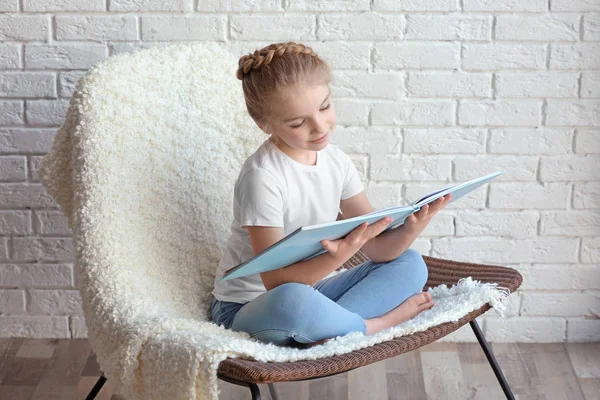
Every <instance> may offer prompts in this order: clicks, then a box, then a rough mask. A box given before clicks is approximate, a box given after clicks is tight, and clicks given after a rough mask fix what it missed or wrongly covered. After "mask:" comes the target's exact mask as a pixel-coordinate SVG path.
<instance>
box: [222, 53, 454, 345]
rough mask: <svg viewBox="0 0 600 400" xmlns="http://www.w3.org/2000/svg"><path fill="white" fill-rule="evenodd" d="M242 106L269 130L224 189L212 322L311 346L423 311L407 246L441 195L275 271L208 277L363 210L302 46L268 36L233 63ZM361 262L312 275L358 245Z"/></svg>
mask: <svg viewBox="0 0 600 400" xmlns="http://www.w3.org/2000/svg"><path fill="white" fill-rule="evenodd" d="M237 78H238V79H240V80H241V81H242V86H243V91H244V96H245V101H246V106H247V109H248V112H249V114H250V116H251V117H252V119H253V120H254V121H255V122H256V123H257V125H258V126H259V127H260V129H261V130H263V131H264V132H265V133H267V134H269V135H270V137H269V138H268V139H266V140H265V141H264V143H263V144H262V145H261V146H260V147H259V148H258V149H257V150H256V152H255V153H254V154H252V155H251V156H250V157H248V159H247V160H246V161H245V163H244V165H243V167H242V170H241V172H240V175H239V178H238V180H237V182H236V184H235V189H234V210H233V211H234V221H233V223H232V225H231V229H232V232H231V236H230V237H229V239H228V241H227V244H226V246H225V248H224V252H223V257H222V258H221V261H220V264H219V267H218V270H217V276H216V279H215V288H214V290H213V292H212V294H213V295H214V297H215V299H214V300H213V302H212V304H211V313H212V319H213V321H214V322H215V323H217V324H222V325H224V326H225V327H226V328H231V329H233V330H235V331H244V332H248V333H249V334H250V335H251V336H252V337H254V338H257V339H258V340H261V341H264V342H271V343H274V344H277V345H297V346H298V345H299V346H311V345H315V344H318V343H324V342H325V341H327V340H328V339H329V338H333V337H336V336H342V335H345V334H348V333H350V332H356V331H358V332H362V333H364V334H367V335H369V334H373V333H375V332H379V331H381V330H383V329H387V328H390V327H392V326H395V325H398V324H399V323H401V322H403V321H405V320H407V319H409V318H412V317H414V316H415V315H417V314H418V313H420V312H422V311H423V310H427V309H429V308H431V307H433V302H432V301H431V295H430V294H429V293H427V292H423V291H422V290H423V287H424V285H425V282H426V281H427V267H426V265H425V262H424V260H423V258H422V257H421V255H420V254H419V253H418V252H416V251H414V250H412V249H409V246H410V245H411V244H412V242H413V241H414V240H415V239H416V238H417V237H418V236H419V234H420V233H421V232H422V231H423V229H425V227H426V226H427V224H428V223H429V221H430V220H431V218H432V217H433V215H435V214H436V213H437V212H438V211H439V210H440V209H442V208H443V207H444V206H445V205H446V204H447V203H448V201H449V200H450V196H446V197H445V198H440V199H438V201H437V202H436V203H432V206H431V207H428V206H424V207H422V208H421V210H419V211H418V212H417V213H415V214H412V215H411V216H409V217H408V218H407V220H406V221H405V223H404V225H402V226H401V227H399V228H398V229H393V230H390V231H387V232H385V233H382V234H381V235H379V234H380V233H381V232H382V231H383V230H384V229H385V228H386V227H387V226H388V224H389V223H390V222H391V220H390V219H389V218H384V219H382V220H380V221H378V222H376V223H373V224H371V225H368V224H367V223H364V224H363V225H361V226H359V227H358V228H356V229H355V230H353V231H352V232H351V233H350V234H348V235H347V236H346V237H345V238H343V239H339V240H333V241H329V240H324V241H322V242H321V244H322V245H323V246H324V248H325V249H326V250H327V252H326V253H324V254H321V255H319V256H317V257H314V258H312V259H310V260H305V261H301V262H297V263H295V264H291V265H289V266H287V267H285V268H280V269H277V270H274V271H268V272H263V273H260V274H256V275H251V276H246V277H241V278H236V279H232V280H228V281H219V278H220V277H222V276H223V274H224V272H225V271H226V270H227V269H229V268H232V267H234V266H235V265H237V264H240V263H242V262H244V261H246V260H247V259H249V258H251V257H253V256H254V255H255V254H258V253H260V252H261V251H263V250H264V249H266V248H267V247H269V246H271V245H272V244H273V243H275V242H277V241H279V240H280V239H282V238H283V237H284V236H285V235H287V234H289V233H290V232H292V231H294V230H296V229H297V228H298V227H300V226H303V225H313V224H320V223H324V222H330V221H334V220H335V219H336V218H337V216H338V212H339V211H340V209H341V212H342V214H343V216H344V218H351V217H354V216H358V215H362V214H366V213H369V212H372V211H374V209H373V208H372V207H371V205H370V203H369V201H368V199H367V196H366V195H365V192H364V187H363V184H362V182H361V180H360V176H359V175H358V172H357V171H356V168H355V166H354V164H353V163H352V161H351V159H350V158H349V157H348V156H347V155H346V154H345V153H344V152H343V151H341V150H340V149H339V148H338V147H336V146H335V145H333V144H330V143H329V141H330V139H331V135H332V134H333V130H334V128H335V122H336V118H335V108H334V103H333V100H332V96H331V90H330V88H329V83H330V81H331V76H330V69H329V66H328V64H327V63H326V62H324V61H323V60H322V59H321V58H319V56H318V55H317V54H316V53H315V52H314V51H313V50H312V49H311V48H309V47H307V46H305V45H302V44H298V43H295V42H288V43H275V44H271V45H269V46H267V47H265V48H263V49H261V50H256V51H255V52H254V53H253V54H252V53H250V54H248V55H246V56H243V57H241V58H240V60H239V69H238V71H237ZM360 249H362V250H363V251H364V253H365V254H366V255H367V256H368V257H369V258H370V261H367V262H365V263H363V264H362V265H360V266H357V267H354V268H352V269H350V270H347V271H344V272H341V273H339V274H337V275H335V276H333V277H330V278H328V279H323V278H324V277H325V276H327V275H329V274H330V273H331V272H333V271H334V270H336V269H337V268H338V267H340V266H341V265H342V264H344V263H345V262H346V261H347V260H348V259H350V258H351V257H352V256H353V255H354V254H355V253H356V252H357V251H358V250H360Z"/></svg>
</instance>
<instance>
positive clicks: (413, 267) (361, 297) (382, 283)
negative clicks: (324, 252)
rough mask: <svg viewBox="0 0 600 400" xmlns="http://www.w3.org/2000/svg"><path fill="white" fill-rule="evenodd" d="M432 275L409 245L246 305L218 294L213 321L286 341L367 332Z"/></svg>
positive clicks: (287, 285)
mask: <svg viewBox="0 0 600 400" xmlns="http://www.w3.org/2000/svg"><path fill="white" fill-rule="evenodd" d="M427 275H428V274H427V266H426V265H425V261H424V260H423V257H422V256H421V254H419V253H418V252H417V251H415V250H412V249H408V250H406V251H405V252H404V253H402V254H401V255H400V256H398V257H397V258H396V259H394V260H391V261H388V262H383V263H375V262H373V261H367V262H365V263H363V264H361V265H360V266H356V267H354V268H352V269H349V270H347V271H344V272H340V273H338V274H337V275H335V276H332V277H330V278H327V279H323V280H321V281H320V282H318V283H317V284H316V285H315V286H314V287H312V286H310V285H307V284H303V283H296V282H289V283H285V284H282V285H280V286H277V287H276V288H273V289H271V290H269V291H267V292H265V293H263V294H261V295H260V296H258V297H257V298H255V299H254V300H252V301H250V302H248V303H245V304H240V303H234V302H227V301H219V300H216V299H214V300H213V302H212V304H211V313H212V320H213V321H214V322H215V323H217V324H219V325H224V326H225V327H226V328H231V329H232V330H234V331H243V332H247V333H249V334H250V335H251V337H254V338H256V339H258V340H261V341H263V342H271V343H274V344H277V345H283V346H285V345H290V344H293V343H294V342H299V343H306V344H308V343H314V342H317V341H319V340H322V339H326V338H333V337H336V336H343V335H346V334H348V333H350V332H357V331H358V332H362V333H364V334H366V325H365V319H369V318H375V317H379V316H381V315H384V314H386V313H387V312H389V311H391V310H393V309H394V308H396V307H397V306H398V305H399V304H400V303H402V302H403V301H404V300H406V299H407V298H409V297H410V296H412V295H414V294H416V293H419V292H421V291H422V290H423V287H424V286H425V283H426V282H427Z"/></svg>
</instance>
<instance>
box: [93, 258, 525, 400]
mask: <svg viewBox="0 0 600 400" xmlns="http://www.w3.org/2000/svg"><path fill="white" fill-rule="evenodd" d="M423 258H424V259H425V262H426V264H427V267H428V269H429V279H428V280H427V284H426V285H425V288H429V287H435V286H438V285H441V284H447V285H453V284H455V283H457V282H458V281H459V280H460V279H461V278H464V277H468V276H471V277H472V278H473V279H476V280H479V281H481V282H490V283H497V284H498V285H499V286H502V287H505V288H507V289H509V290H510V292H511V293H512V292H514V291H515V290H517V289H518V288H519V286H521V283H522V281H523V277H522V276H521V274H520V273H519V272H518V271H516V270H514V269H512V268H506V267H502V266H496V265H485V264H474V263H467V262H457V261H450V260H444V259H440V258H435V257H429V256H423ZM367 260H368V257H367V256H366V255H365V254H364V253H363V252H362V251H359V252H358V253H356V254H355V255H354V257H352V258H351V259H350V260H348V262H346V264H344V266H343V268H346V269H350V268H352V267H354V266H357V265H360V264H361V263H363V262H365V261H367ZM490 308H491V307H490V305H489V304H485V305H483V306H482V307H480V308H479V309H477V310H475V311H472V312H470V313H469V314H467V315H465V316H464V317H463V318H461V319H460V320H458V321H457V322H447V323H444V324H441V325H438V326H434V327H432V328H429V329H427V330H426V331H423V332H417V333H414V334H412V335H407V336H402V337H399V338H396V339H394V340H389V341H387V342H382V343H379V344H376V345H374V346H370V347H366V348H363V349H360V350H355V351H353V352H351V353H348V354H342V355H339V356H332V357H326V358H322V359H319V360H306V361H295V362H274V363H265V362H260V361H253V360H244V359H239V358H228V359H226V360H224V361H222V362H221V363H220V364H219V369H218V375H217V376H218V377H219V379H221V380H223V381H226V382H229V383H233V384H235V385H240V386H247V387H248V388H249V389H250V392H251V394H252V399H253V400H260V398H261V397H260V389H259V387H258V385H257V384H259V383H267V384H268V385H269V391H270V394H271V398H272V399H273V400H277V399H278V396H277V391H276V389H275V386H274V385H273V383H274V382H290V381H303V380H310V379H317V378H323V377H327V376H332V375H337V374H341V373H344V372H348V371H351V370H353V369H355V368H359V367H363V366H365V365H369V364H372V363H375V362H378V361H381V360H385V359H386V358H391V357H395V356H397V355H399V354H403V353H407V352H409V351H412V350H416V349H418V348H419V347H421V346H425V345H427V344H429V343H432V342H435V341H436V340H438V339H439V338H441V337H444V336H446V335H448V334H449V333H452V332H453V331H455V330H457V329H458V328H460V327H461V326H463V325H465V324H466V323H469V324H470V325H471V328H472V329H473V333H474V334H475V337H476V338H477V341H478V342H479V344H480V345H481V348H482V349H483V351H484V353H485V356H486V357H487V360H488V361H489V363H490V366H491V367H492V370H493V371H494V374H495V375H496V377H497V378H498V382H499V383H500V386H501V387H502V390H503V391H504V394H505V395H506V398H507V399H514V395H513V393H512V391H511V389H510V386H509V385H508V383H507V381H506V379H505V377H504V374H503V373H502V370H501V369H500V366H499V365H498V362H497V361H496V358H495V357H494V354H493V353H492V350H491V349H490V347H489V346H488V344H487V342H486V340H485V337H484V336H483V333H482V332H481V329H480V328H479V324H477V321H476V318H477V317H478V316H480V315H482V314H483V313H485V312H486V311H488V310H489V309H490ZM105 382H106V378H105V377H104V376H101V377H100V378H99V379H98V382H97V383H96V385H95V386H94V387H93V388H92V390H91V392H90V393H89V395H88V397H87V398H86V400H91V399H94V398H95V396H96V394H97V393H98V392H99V391H100V390H101V389H102V386H103V385H104V383H105Z"/></svg>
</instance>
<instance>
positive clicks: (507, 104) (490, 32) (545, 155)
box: [0, 0, 600, 342]
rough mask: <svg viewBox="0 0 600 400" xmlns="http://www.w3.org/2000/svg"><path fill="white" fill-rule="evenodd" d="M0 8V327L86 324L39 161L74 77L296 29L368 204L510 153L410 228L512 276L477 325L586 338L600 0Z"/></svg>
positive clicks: (115, 1) (22, 330)
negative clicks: (198, 44)
mask: <svg viewBox="0 0 600 400" xmlns="http://www.w3.org/2000/svg"><path fill="white" fill-rule="evenodd" d="M107 5H108V7H110V8H108V9H107ZM0 13H2V14H0V40H1V43H0V336H28V337H63V338H67V337H85V336H86V335H87V332H86V328H85V320H84V318H83V316H82V313H81V301H80V297H79V292H78V290H77V288H78V278H77V276H76V275H75V274H74V270H73V264H72V261H73V243H72V240H71V233H70V231H69V229H68V227H67V225H66V220H65V218H64V217H63V216H62V214H60V212H59V211H58V208H57V205H56V204H55V202H54V201H53V199H52V198H50V197H49V196H48V195H47V194H46V193H45V192H44V190H43V188H42V187H41V186H40V183H39V179H38V174H37V170H38V167H39V164H40V161H41V159H42V157H43V156H44V154H45V153H46V152H47V151H48V150H49V148H50V146H51V143H52V139H53V137H54V135H55V132H56V129H57V127H58V126H59V125H60V124H61V123H62V120H63V118H64V115H65V112H66V108H67V106H68V102H69V98H70V96H71V94H72V92H73V89H74V86H75V83H76V82H77V79H78V78H79V77H80V76H82V75H83V74H84V73H85V72H86V71H87V69H88V68H89V67H90V66H91V65H93V64H94V63H96V62H98V61H100V60H103V59H105V58H106V57H108V56H110V55H113V54H116V53H120V52H130V51H134V50H136V49H139V48H143V47H150V46H162V45H165V44H169V43H172V42H181V41H218V42H224V43H227V44H228V45H229V46H230V47H231V49H232V51H233V52H235V53H236V54H237V55H240V56H241V55H242V54H246V53H248V52H251V51H253V50H254V49H256V48H259V47H262V46H265V45H267V44H270V43H272V42H275V41H287V40H295V41H301V42H305V43H306V44H308V45H310V46H312V47H313V48H314V49H315V50H316V51H317V52H318V53H319V54H321V55H322V56H323V57H324V58H325V59H327V61H328V62H329V63H330V65H331V66H332V67H333V70H334V83H333V90H334V96H335V97H336V103H337V110H338V128H337V134H336V135H335V136H334V139H333V140H334V143H336V144H338V145H340V146H341V147H342V148H343V149H344V150H345V151H346V152H348V153H349V154H350V155H351V157H352V159H353V160H354V161H355V162H356V164H357V167H358V168H359V171H360V172H361V174H363V177H364V179H365V181H367V183H368V186H367V187H368V192H369V195H370V198H371V200H372V203H373V204H374V205H375V206H376V207H384V206H389V205H393V204H399V203H403V202H408V201H411V200H413V199H415V198H416V197H417V196H419V195H422V194H424V193H425V192H427V191H429V190H433V189H438V188H440V187H442V186H445V185H447V184H448V183H449V182H453V181H464V180H467V179H471V178H474V177H476V176H480V175H482V174H485V173H489V172H493V171H496V170H499V169H504V170H505V171H506V173H505V174H504V175H502V176H500V177H499V178H498V179H496V180H495V181H494V182H493V183H491V184H489V185H488V186H487V187H485V188H482V189H480V190H478V191H476V192H473V193H472V194H470V195H469V196H467V197H465V198H463V199H461V200H460V201H459V202H456V203H454V204H452V205H450V206H449V207H448V208H447V209H446V210H444V211H443V212H441V213H440V214H439V215H438V217H437V218H436V219H435V220H434V221H433V222H432V223H431V224H430V226H428V227H427V229H426V231H425V232H423V235H422V236H421V237H420V238H418V239H417V240H416V241H415V243H414V244H413V248H415V249H417V250H418V251H420V252H422V253H424V254H428V255H432V256H436V257H448V258H453V259H456V260H464V261H474V262H486V263H492V264H502V265H507V266H510V267H512V268H515V269H518V270H519V271H520V272H521V273H522V274H523V276H524V283H523V286H522V288H521V290H519V292H518V293H515V294H514V295H513V296H512V299H511V304H510V307H509V310H508V312H507V317H506V319H504V320H503V319H500V318H498V317H497V316H495V315H493V314H492V313H489V314H487V315H485V316H484V317H482V318H481V326H482V328H483V329H484V332H485V333H486V335H487V337H488V338H489V339H490V340H491V341H526V342H536V341H541V342H544V341H564V340H567V341H586V340H600V319H599V318H600V317H599V315H600V266H599V263H600V250H599V248H600V213H599V211H598V209H599V208H600V200H599V199H600V172H599V171H600V168H599V167H600V155H599V154H600V1H598V0H551V1H550V0H529V1H521V0H405V1H396V0H372V1H369V0H354V1H345V2H314V1H308V0H287V1H281V0H268V1H261V2H258V1H257V2H240V1H233V0H173V1H162V0H154V1H152V0H148V1H135V2H132V1H129V0H127V1H125V0H112V1H110V2H106V1H105V0H54V1H48V0H0ZM446 340H458V341H465V340H467V341H468V340H474V337H473V335H471V334H470V333H469V332H467V331H465V330H464V329H463V330H461V331H460V332H459V333H457V334H454V335H452V336H451V337H449V338H447V339H446Z"/></svg>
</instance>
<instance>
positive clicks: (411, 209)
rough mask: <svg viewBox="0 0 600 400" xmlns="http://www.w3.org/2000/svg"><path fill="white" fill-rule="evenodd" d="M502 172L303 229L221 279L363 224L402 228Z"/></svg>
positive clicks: (297, 255) (305, 250)
mask: <svg viewBox="0 0 600 400" xmlns="http://www.w3.org/2000/svg"><path fill="white" fill-rule="evenodd" d="M503 173H504V171H499V172H494V173H492V174H489V175H485V176H482V177H479V178H476V179H472V180H470V181H467V182H464V183H460V184H456V185H452V186H449V187H446V188H444V189H440V190H437V191H435V192H432V193H429V194H427V195H426V196H423V197H421V198H420V199H418V200H415V201H413V202H412V203H410V204H408V205H405V206H397V207H389V208H385V209H382V210H377V211H374V212H372V213H369V214H365V215H360V216H358V217H353V218H348V219H343V220H339V221H333V222H327V223H324V224H319V225H310V226H302V227H300V228H298V229H296V230H295V231H294V232H292V233H290V234H289V235H287V236H286V237H284V238H283V239H281V240H280V241H278V242H277V243H274V244H273V245H271V246H270V247H268V248H266V249H265V250H263V251H262V252H261V253H259V254H257V255H255V256H254V257H252V258H250V259H249V260H247V261H245V262H243V263H241V264H240V265H237V266H235V267H233V268H231V269H229V270H227V272H225V274H224V275H223V277H222V278H221V279H220V280H229V279H234V278H239V277H242V276H247V275H253V274H258V273H260V272H266V271H271V270H274V269H277V268H283V267H285V266H288V265H290V264H294V263H296V262H299V261H303V260H308V259H310V258H313V257H316V256H318V255H320V254H323V253H325V252H326V251H327V250H325V249H324V248H323V246H322V245H321V241H322V240H324V239H327V240H336V239H341V238H343V237H344V236H346V235H347V234H348V233H350V232H351V231H352V230H354V229H355V228H357V227H358V226H359V225H360V224H362V223H363V222H368V223H369V224H372V223H374V222H377V221H379V220H380V219H382V218H384V217H388V216H389V217H391V218H392V222H391V223H390V224H389V226H388V227H387V228H386V229H385V230H384V232H385V231H387V230H389V229H395V228H397V227H399V226H401V225H402V224H403V223H404V221H405V220H406V218H407V217H408V216H409V215H410V214H413V213H415V212H417V211H419V210H420V209H421V207H423V206H424V205H425V204H428V203H431V202H433V201H435V200H437V199H439V198H440V197H442V196H445V195H447V194H449V193H452V200H450V203H452V202H454V201H456V200H458V199H459V198H461V197H463V196H464V195H466V194H467V193H469V192H471V191H473V190H474V189H476V188H478V187H479V186H481V185H483V184H484V183H486V182H488V181H490V180H492V179H494V178H495V177H497V176H498V175H500V174H503Z"/></svg>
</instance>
